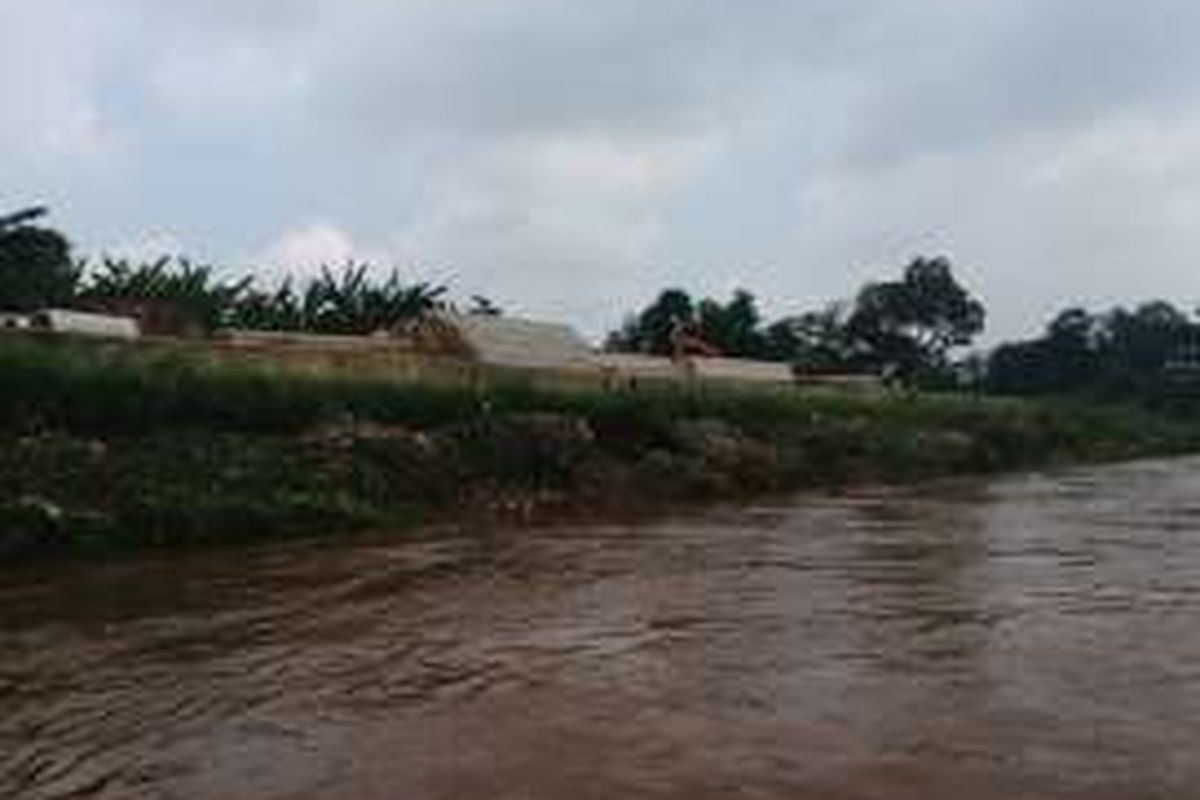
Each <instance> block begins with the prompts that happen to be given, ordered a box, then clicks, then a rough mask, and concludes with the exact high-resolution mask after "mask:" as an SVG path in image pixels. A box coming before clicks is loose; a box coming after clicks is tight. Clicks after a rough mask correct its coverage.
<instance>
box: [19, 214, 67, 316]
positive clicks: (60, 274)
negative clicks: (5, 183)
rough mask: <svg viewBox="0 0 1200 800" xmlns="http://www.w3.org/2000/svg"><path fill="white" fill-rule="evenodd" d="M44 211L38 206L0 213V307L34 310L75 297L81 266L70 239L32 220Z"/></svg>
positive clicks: (41, 215) (60, 303)
mask: <svg viewBox="0 0 1200 800" xmlns="http://www.w3.org/2000/svg"><path fill="white" fill-rule="evenodd" d="M46 213H47V212H46V209H44V208H40V207H39V208H30V209H26V210H24V211H18V212H17V213H15V214H9V215H7V216H5V217H0V309H3V310H14V311H33V310H36V309H38V308H46V307H49V306H62V305H69V304H70V303H71V300H72V299H73V298H74V295H75V290H76V287H77V285H78V283H79V275H80V270H79V268H78V267H77V266H76V265H75V263H74V262H73V261H72V260H71V244H70V242H68V241H67V239H66V237H65V236H63V235H62V234H61V233H59V232H58V231H56V230H53V229H50V228H42V227H38V226H36V225H33V224H32V223H33V222H35V221H37V220H39V219H41V218H42V217H44V216H45V215H46Z"/></svg>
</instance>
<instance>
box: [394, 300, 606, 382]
mask: <svg viewBox="0 0 1200 800" xmlns="http://www.w3.org/2000/svg"><path fill="white" fill-rule="evenodd" d="M396 336H397V338H399V339H400V340H401V341H403V342H405V343H407V344H408V345H409V346H410V347H411V349H412V350H413V351H415V352H417V353H421V354H425V355H437V356H450V357H455V358H462V359H466V360H469V361H472V362H475V363H478V364H485V365H488V366H494V367H511V368H516V369H553V370H587V369H595V367H596V363H595V359H594V357H593V353H592V348H591V346H590V345H589V344H588V342H587V340H585V339H584V338H583V337H582V336H580V335H579V334H578V333H577V332H576V331H575V329H574V328H572V327H571V326H569V325H562V324H559V323H554V322H536V321H533V320H527V319H516V318H514V317H498V316H490V315H485V314H455V313H448V312H439V313H434V314H426V315H423V316H422V317H420V318H418V319H416V320H414V321H413V322H412V323H410V324H409V325H407V326H406V327H404V328H403V329H401V330H400V331H397V332H396Z"/></svg>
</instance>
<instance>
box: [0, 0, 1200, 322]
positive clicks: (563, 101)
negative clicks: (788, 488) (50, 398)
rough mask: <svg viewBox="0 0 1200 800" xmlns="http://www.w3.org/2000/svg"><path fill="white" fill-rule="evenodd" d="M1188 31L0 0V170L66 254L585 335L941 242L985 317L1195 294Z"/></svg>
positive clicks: (864, 10)
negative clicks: (288, 275)
mask: <svg viewBox="0 0 1200 800" xmlns="http://www.w3.org/2000/svg"><path fill="white" fill-rule="evenodd" d="M1198 25H1200V6H1198V5H1196V4H1194V3H1189V2H1185V0H1149V1H1148V2H1147V3H1143V4H1141V5H1139V6H1136V7H1135V6H1133V5H1129V4H1117V3H1110V4H1100V5H1098V4H1096V3H1094V2H1091V0H1011V1H1010V2H1008V1H1006V2H1005V3H965V2H962V0H911V2H905V3H902V4H897V3H892V2H884V0H867V1H866V2H858V3H825V2H817V0H760V1H759V2H756V3H754V4H752V5H747V4H737V3H730V2H727V0H689V2H683V0H607V1H606V2H603V3H599V2H595V3H589V2H578V1H577V0H506V2H503V3H496V2H484V1H483V0H480V1H479V2H460V3H444V2H437V0H342V2H326V0H209V2H205V3H164V2H161V0H95V2H83V0H38V2H29V3H10V4H5V5H2V6H0V104H2V106H3V107H4V109H5V114H4V115H0V148H3V152H4V153H5V157H4V159H0V185H2V186H4V187H5V188H7V187H9V186H12V187H17V188H16V189H14V191H21V192H29V193H31V194H33V195H35V196H38V197H40V196H43V195H44V196H47V197H50V198H54V199H57V198H62V201H61V202H56V206H57V208H56V212H57V216H56V218H55V219H56V221H58V222H59V223H60V224H63V225H65V226H66V227H68V228H69V229H70V230H71V232H72V233H73V234H74V235H75V237H76V238H77V239H80V240H83V241H88V242H105V241H110V240H111V238H112V237H113V235H114V234H113V231H129V230H139V229H142V228H145V227H146V226H157V227H159V228H162V229H165V230H170V231H172V232H175V233H176V235H177V236H178V237H179V238H180V239H182V240H185V241H186V242H188V243H192V244H197V245H199V246H201V247H203V251H204V256H205V257H206V258H211V259H213V260H218V261H219V260H222V259H225V260H230V261H236V260H238V256H239V255H241V254H246V253H257V254H258V256H259V257H260V258H257V259H254V261H255V262H256V263H263V264H268V265H270V267H271V269H272V270H273V271H274V272H278V271H279V270H282V269H284V268H299V269H306V270H311V269H312V268H314V267H315V266H316V265H317V264H319V263H321V262H334V263H338V262H341V261H344V260H346V259H347V258H352V257H353V258H359V259H363V258H366V259H370V260H372V261H377V262H379V263H381V264H391V263H398V264H400V265H401V266H409V265H413V266H414V267H416V268H422V267H424V268H426V269H428V270H429V271H430V273H429V277H430V278H431V279H433V280H444V279H450V278H453V279H454V283H455V287H456V289H457V290H458V291H459V292H461V293H470V292H481V293H485V294H489V295H492V296H495V297H496V298H497V299H498V300H501V301H503V302H505V303H506V304H507V305H508V306H509V307H514V308H517V309H527V310H528V311H530V312H532V313H537V314H539V315H544V316H553V317H565V318H571V319H575V320H578V321H580V322H581V323H582V324H583V326H584V327H586V328H587V329H588V330H590V331H593V332H598V331H599V330H600V329H601V328H603V327H604V326H606V325H609V324H613V323H615V322H616V321H617V319H618V318H619V316H620V313H621V312H622V311H624V310H626V309H628V308H629V307H631V306H632V305H634V304H636V303H640V302H642V301H644V300H645V299H647V298H649V296H650V295H652V294H653V293H654V292H656V291H657V290H658V289H660V288H662V287H663V285H665V284H668V283H671V284H683V285H686V286H689V287H692V288H695V289H697V290H700V291H705V292H725V291H728V289H729V288H731V287H732V286H733V285H734V284H744V285H746V286H747V287H748V288H750V289H752V290H754V291H756V292H758V293H759V294H760V295H762V296H763V298H764V300H766V301H767V305H768V308H769V309H771V310H772V311H773V312H783V311H793V310H797V309H798V308H802V307H804V306H806V305H811V304H812V303H816V302H820V301H822V300H824V299H827V298H830V299H831V298H833V297H836V296H843V295H846V294H849V293H851V292H853V291H854V290H855V289H856V288H857V286H858V285H859V284H860V283H861V282H862V281H863V280H866V279H869V278H878V277H880V276H881V275H884V274H888V273H891V272H893V271H895V270H896V269H898V268H899V267H900V266H901V265H902V264H903V262H904V261H905V260H906V259H907V258H909V257H911V256H912V255H914V254H916V253H917V252H931V251H945V252H947V253H948V254H949V255H951V256H952V257H954V258H955V259H956V260H957V261H958V262H960V263H961V265H962V269H963V271H964V276H965V277H966V278H968V280H969V282H970V283H971V284H972V285H973V286H974V287H975V288H977V290H978V291H979V292H980V293H982V294H983V295H984V296H985V299H986V300H987V301H988V303H989V305H990V306H991V307H992V309H993V315H992V318H993V322H994V324H995V329H996V330H997V331H998V332H999V333H1001V334H1003V335H1009V334H1012V333H1017V332H1020V331H1024V330H1029V329H1030V328H1031V327H1034V326H1036V324H1037V323H1038V322H1040V320H1041V316H1042V315H1043V314H1044V313H1048V311H1049V310H1051V309H1052V307H1054V306H1057V305H1060V304H1063V303H1066V302H1071V301H1074V300H1089V299H1093V300H1095V301H1097V302H1101V301H1107V300H1108V299H1110V298H1111V299H1117V298H1125V297H1133V296H1135V295H1146V294H1162V295H1164V296H1168V297H1170V298H1172V299H1177V300H1178V301H1179V302H1181V303H1185V304H1190V298H1194V297H1195V296H1196V295H1197V294H1198V293H1200V286H1198V285H1197V284H1196V281H1197V279H1196V278H1195V277H1194V276H1195V275H1197V274H1198V273H1197V272H1196V271H1195V270H1194V268H1193V264H1192V258H1193V255H1192V254H1193V253H1194V252H1196V250H1197V245H1200V241H1197V234H1196V233H1195V232H1194V231H1195V230H1196V226H1195V224H1194V220H1195V219H1196V216H1197V211H1198V210H1200V209H1198V204H1200V203H1198V201H1197V200H1195V198H1196V197H1198V196H1200V147H1197V145H1196V144H1195V142H1197V141H1200V124H1197V123H1196V122H1195V120H1197V119H1200V90H1198V89H1197V88H1196V86H1195V85H1194V81H1193V80H1192V79H1191V76H1192V75H1194V74H1195V72H1196V70H1197V69H1200V50H1197V49H1196V48H1195V47H1194V46H1193V44H1192V42H1191V38H1192V37H1193V34H1192V31H1194V30H1195V29H1196V28H1197V26H1198ZM118 145H119V146H118ZM314 221H318V222H314ZM264 242H266V243H267V244H265V245H264V244H263V243H264ZM235 265H236V264H235Z"/></svg>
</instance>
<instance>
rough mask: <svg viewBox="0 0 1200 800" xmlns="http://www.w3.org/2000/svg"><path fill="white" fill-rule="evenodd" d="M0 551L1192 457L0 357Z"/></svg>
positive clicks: (117, 361) (1128, 418) (1171, 449)
mask: <svg viewBox="0 0 1200 800" xmlns="http://www.w3.org/2000/svg"><path fill="white" fill-rule="evenodd" d="M0 374H3V375H4V376H5V379H4V381H3V383H2V384H0V557H6V558H13V557H20V556H28V555H31V554H41V553H48V552H56V551H57V552H62V551H72V552H109V551H112V550H114V549H120V548H130V547H147V546H159V547H173V546H182V545H189V544H203V543H219V542H228V541H246V540H255V539H259V538H267V537H282V536H309V535H318V534H329V533H331V532H348V531H355V530H362V529H366V528H372V527H406V526H411V525H413V524H416V523H419V522H421V521H424V520H428V519H431V518H445V517H452V516H464V517H473V516H480V515H482V516H492V515H498V516H505V517H513V516H515V517H517V518H528V517H532V516H535V515H537V514H538V513H540V512H542V511H545V510H550V509H555V510H562V509H572V508H574V509H586V510H594V511H595V513H604V511H605V509H615V508H620V509H627V508H630V507H639V506H653V505H654V504H659V503H679V502H702V501H706V500H714V499H728V498H737V497H740V496H749V495H753V494H759V493H764V492H777V491H785V490H792V489H800V488H804V487H811V486H822V485H831V484H839V483H847V482H853V481H865V480H910V479H915V478H921V477H933V476H938V475H947V474H961V473H968V472H994V471H999V470H1007V469H1017V468H1024V467H1033V466H1040V465H1046V464H1053V463H1065V462H1078V461H1098V460H1118V459H1125V458H1134V457H1141V456H1151V455H1168V454H1175V453H1184V452H1195V451H1196V450H1197V449H1198V448H1200V424H1196V423H1191V422H1188V421H1183V420H1180V419H1172V418H1166V417H1162V416H1159V415H1153V414H1150V413H1147V412H1144V411H1140V410H1137V409H1131V408H1111V407H1095V406H1086V405H1063V404H1049V403H1031V402H1022V401H1013V400H1001V399H989V398H980V397H965V396H909V395H900V394H857V395H856V394H847V393H835V392H805V393H800V392H761V391H759V392H748V391H736V390H734V389H730V388H726V389H716V388H711V387H710V388H707V389H703V390H686V389H682V388H679V387H665V386H664V387H659V388H654V387H643V388H641V389H639V390H637V391H620V392H599V391H557V392H556V391H549V390H546V389H537V388H534V387H532V386H530V385H528V384H526V383H523V382H521V381H519V380H516V379H514V380H512V381H508V382H503V383H495V384H493V385H490V386H489V387H488V388H486V389H477V390H470V389H465V388H461V387H442V388H438V387H432V386H427V385H414V384H408V385H405V384H398V383H394V382H387V381H381V380H378V379H375V380H353V379H347V378H344V377H339V378H329V377H317V376H304V375H298V374H278V373H270V372H265V371H261V370H257V371H256V370H248V369H232V368H229V367H213V366H204V365H201V364H199V363H196V362H192V361H189V360H186V359H173V358H167V357H163V358H157V359H152V360H148V359H142V358H132V357H129V356H122V355H113V354H108V355H103V356H102V355H100V354H99V351H97V350H96V349H94V348H73V347H70V346H56V347H50V348H48V347H44V346H35V345H29V344H22V343H15V342H7V343H4V344H3V346H0Z"/></svg>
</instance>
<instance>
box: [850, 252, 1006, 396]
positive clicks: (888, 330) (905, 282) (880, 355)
mask: <svg viewBox="0 0 1200 800" xmlns="http://www.w3.org/2000/svg"><path fill="white" fill-rule="evenodd" d="M984 318H985V311H984V307H983V304H982V303H981V302H979V301H978V300H977V299H975V298H974V297H972V296H971V294H970V293H969V292H968V291H967V290H966V289H965V288H963V287H962V286H961V285H960V284H959V283H958V281H957V280H955V278H954V275H953V271H952V268H951V265H950V262H949V260H947V259H945V258H930V259H927V258H917V259H915V260H914V261H912V262H911V263H910V264H909V265H908V267H907V268H906V269H905V270H904V275H903V277H902V278H901V279H900V280H898V281H887V282H881V283H872V284H868V285H867V286H866V287H864V288H863V290H862V291H861V292H860V293H859V295H858V298H857V300H856V301H855V305H854V310H853V311H852V312H851V314H850V318H849V319H848V320H847V322H846V329H847V333H848V335H849V338H850V339H851V340H853V341H854V342H855V343H856V345H857V349H856V353H855V357H856V358H858V359H860V360H861V361H862V362H863V363H865V364H866V365H869V366H870V367H872V368H875V369H881V370H889V369H890V370H894V371H896V372H897V373H898V374H899V375H900V376H901V377H904V378H909V379H912V378H919V377H921V376H923V375H933V374H937V373H939V372H944V371H945V370H946V369H947V368H948V367H949V358H948V355H949V353H950V351H951V349H953V348H955V347H961V346H965V345H968V344H970V343H971V341H972V340H973V339H974V337H975V336H976V335H977V334H979V333H980V332H981V331H982V330H983V324H984Z"/></svg>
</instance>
